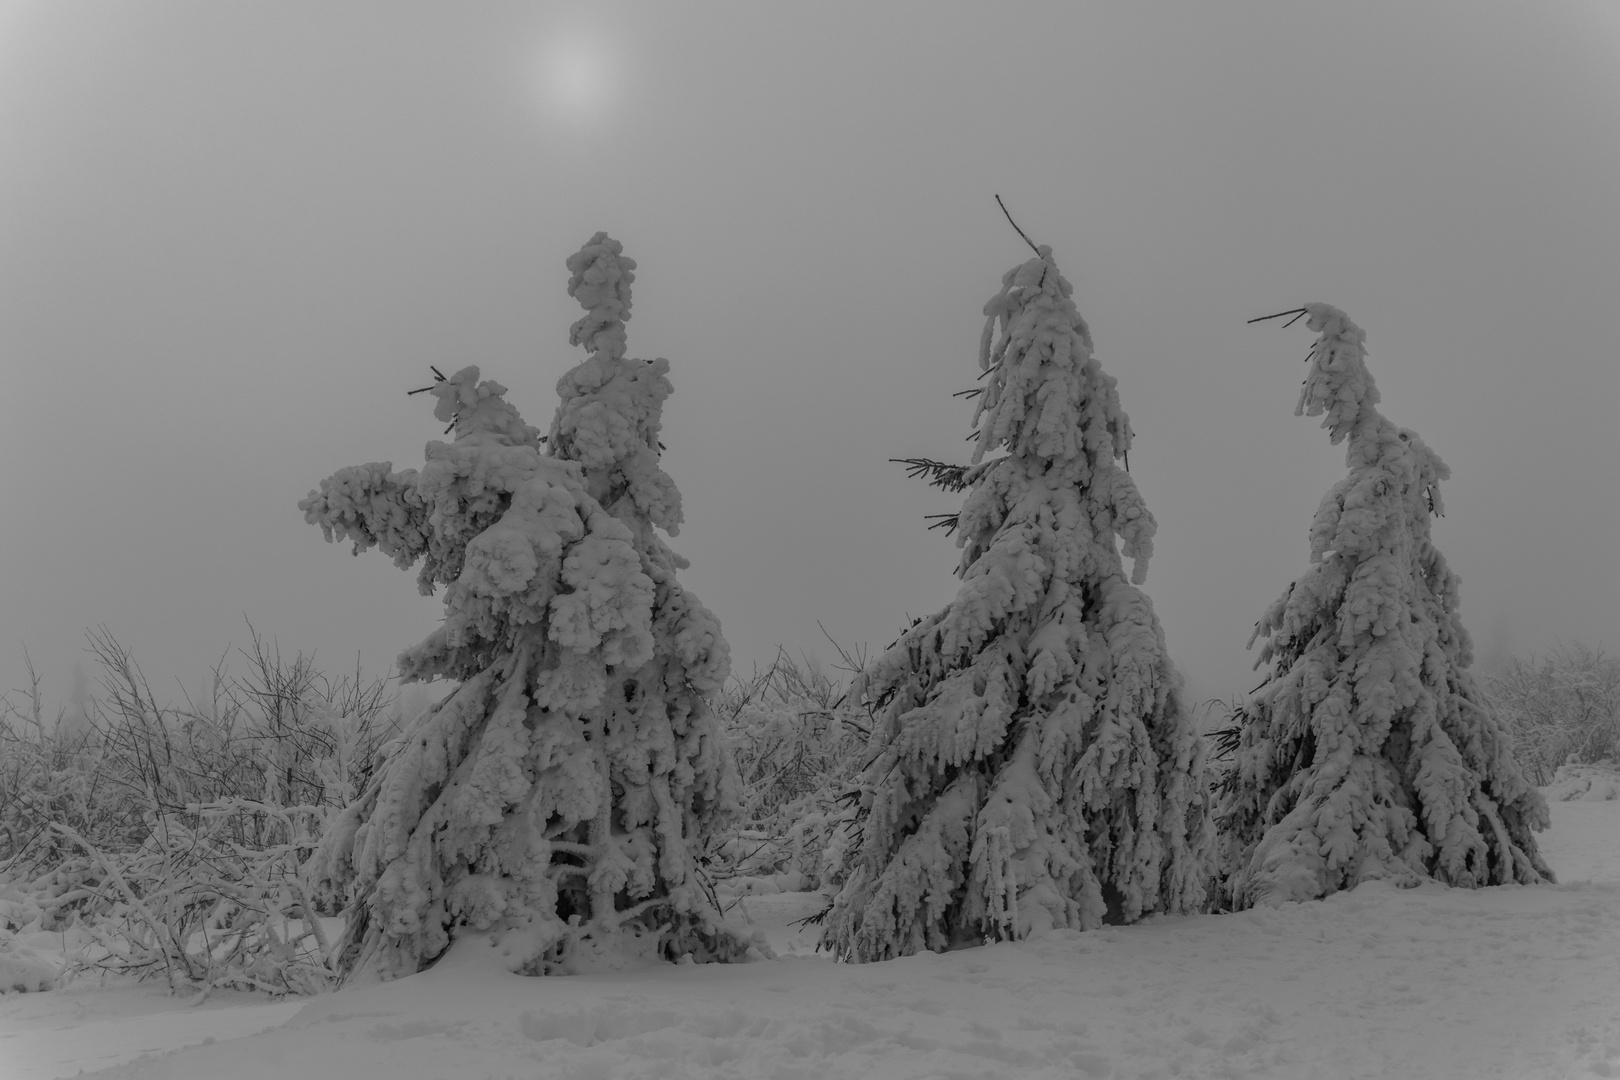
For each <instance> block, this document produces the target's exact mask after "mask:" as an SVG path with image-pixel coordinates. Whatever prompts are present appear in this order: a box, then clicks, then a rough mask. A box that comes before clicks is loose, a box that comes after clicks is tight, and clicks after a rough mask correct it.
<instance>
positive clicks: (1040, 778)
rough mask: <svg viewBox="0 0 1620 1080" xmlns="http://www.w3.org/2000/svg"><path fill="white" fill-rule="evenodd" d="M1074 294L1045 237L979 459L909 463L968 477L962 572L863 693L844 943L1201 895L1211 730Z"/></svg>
mask: <svg viewBox="0 0 1620 1080" xmlns="http://www.w3.org/2000/svg"><path fill="white" fill-rule="evenodd" d="M1031 246H1032V247H1033V246H1034V245H1033V244H1032V245H1031ZM1072 293H1073V288H1072V287H1071V286H1070V284H1069V282H1068V281H1066V280H1065V279H1064V277H1063V275H1062V274H1060V273H1059V272H1058V268H1057V264H1056V263H1055V262H1054V261H1053V259H1052V254H1051V249H1050V248H1048V247H1044V246H1043V247H1039V248H1037V249H1036V257H1035V258H1033V259H1030V260H1029V261H1028V262H1026V263H1024V264H1023V265H1021V266H1018V267H1016V268H1014V269H1013V270H1011V271H1009V272H1008V273H1007V274H1006V275H1005V276H1004V277H1003V278H1002V289H1001V291H1000V292H999V293H998V294H997V295H996V296H995V297H994V298H993V299H992V300H991V301H990V302H989V303H988V304H987V305H986V307H985V314H986V315H987V316H988V320H987V322H986V324H985V330H984V336H983V338H982V340H981V343H980V350H979V366H980V368H981V369H982V373H981V378H982V379H983V380H984V386H983V390H982V392H981V393H978V394H977V395H976V396H977V397H978V403H977V408H976V411H975V414H974V423H975V426H976V428H977V436H976V447H975V450H974V453H973V462H972V464H971V465H968V466H964V467H957V468H952V467H950V466H946V465H942V464H940V463H935V462H928V461H926V460H918V461H913V462H911V464H912V465H913V466H914V468H915V469H916V470H917V471H921V472H929V473H932V475H933V479H934V482H935V483H937V484H938V485H940V486H942V487H944V488H947V489H950V490H967V492H968V494H967V496H966V499H965V501H964V503H963V506H962V509H961V512H960V514H958V515H954V516H953V517H952V518H951V520H950V522H949V524H951V525H953V526H954V527H955V528H956V530H957V532H958V536H957V542H958V544H959V546H960V547H961V548H962V560H961V565H960V567H959V569H958V576H959V577H960V578H961V585H960V586H959V588H958V590H957V595H956V599H955V600H953V601H952V602H951V603H950V604H949V605H948V606H946V607H945V608H944V610H942V611H940V612H938V613H937V614H935V615H933V616H931V617H929V618H926V619H922V620H919V621H918V622H917V623H916V624H915V625H913V626H912V627H911V628H910V629H909V630H907V631H906V632H905V633H904V634H903V635H902V636H901V637H900V638H899V640H898V641H896V642H895V643H894V644H893V645H892V646H890V647H889V648H888V650H887V651H885V652H884V653H883V655H882V656H880V657H879V658H878V659H877V660H876V661H875V662H874V663H873V664H872V665H871V666H870V667H869V668H868V669H867V670H866V671H865V672H864V673H863V674H862V675H861V676H860V678H859V679H858V680H857V682H856V684H855V687H854V688H853V691H852V692H853V693H855V694H857V695H864V698H865V700H866V701H867V702H868V703H869V704H871V705H872V706H873V707H874V708H875V709H876V710H878V716H877V722H876V724H875V725H874V729H873V733H872V739H871V743H870V746H869V751H868V755H869V756H868V764H867V765H866V768H865V769H864V771H863V773H862V777H861V783H860V791H859V802H858V804H857V805H856V807H855V809H854V812H853V813H852V815H851V819H850V821H849V824H848V825H847V830H848V831H847V833H846V835H845V836H843V837H842V838H841V840H840V841H839V843H841V844H842V847H843V856H842V864H841V866H840V867H839V870H838V878H839V879H840V880H841V882H842V884H841V889H840V891H839V892H838V894H837V896H836V898H835V900H834V903H833V905H832V907H831V909H830V910H829V912H828V913H827V922H826V927H825V931H824V936H823V945H824V946H826V947H827V948H829V949H831V950H832V951H833V952H835V953H836V954H837V955H839V956H840V957H842V958H844V959H848V960H859V961H867V960H880V959H885V958H888V957H893V956H899V955H906V954H910V953H914V952H917V951H918V950H922V949H932V950H935V951H939V950H944V949H948V948H951V947H952V946H954V945H958V944H962V943H970V942H982V941H985V940H989V939H1003V938H1021V937H1024V936H1026V935H1028V934H1030V933H1032V932H1035V931H1037V930H1043V929H1049V928H1053V927H1071V928H1076V929H1089V928H1092V927H1096V926H1098V925H1100V924H1102V923H1105V922H1131V921H1135V920H1137V919H1139V918H1141V917H1142V916H1143V915H1145V914H1148V913H1150V912H1190V911H1195V910H1198V909H1199V907H1200V906H1201V904H1202V902H1203V899H1204V895H1205V886H1206V878H1207V875H1208V853H1209V848H1210V843H1211V835H1210V828H1209V821H1208V808H1207V798H1208V797H1207V789H1206V786H1205V781H1204V772H1203V757H1202V753H1203V751H1202V746H1201V742H1200V739H1199V738H1198V735H1197V733H1196V731H1195V730H1194V726H1193V723H1192V721H1191V719H1190V717H1189V714H1188V712H1187V710H1186V709H1185V707H1184V705H1183V703H1182V700H1181V680H1180V677H1179V676H1178V674H1177V672H1176V670H1175V668H1174V667H1173V666H1172V665H1171V663H1170V660H1169V657H1168V656H1167V654H1166V649H1165V642H1164V634H1163V631H1162V630H1161V629H1160V626H1159V621H1158V619H1157V618H1156V616H1155V615H1154V613H1153V605H1152V603H1151V602H1150V601H1149V599H1148V597H1147V595H1146V594H1145V593H1143V592H1142V590H1141V589H1139V588H1137V586H1138V585H1139V584H1141V582H1142V581H1143V580H1144V577H1145V574H1146V570H1147V563H1148V557H1149V556H1150V555H1151V553H1152V539H1153V534H1154V530H1155V524H1154V520H1153V517H1152V516H1151V515H1150V514H1149V513H1148V511H1147V507H1146V506H1145V505H1144V504H1143V501H1142V498H1141V495H1140V494H1139V493H1138V491H1137V488H1136V484H1135V483H1134V482H1133V481H1132V479H1131V477H1130V475H1129V473H1128V472H1127V471H1126V470H1125V469H1124V468H1121V466H1120V461H1121V460H1122V459H1123V458H1124V455H1125V454H1126V452H1127V451H1128V450H1129V449H1130V444H1131V428H1130V422H1129V420H1128V419H1127V417H1126V415H1125V413H1124V411H1123V410H1122V409H1121V408H1120V403H1119V395H1118V393H1117V392H1116V389H1115V381H1114V379H1113V378H1112V377H1110V376H1109V375H1107V374H1106V373H1104V371H1103V370H1102V367H1101V366H1100V365H1099V364H1098V362H1097V360H1096V359H1095V357H1094V356H1093V355H1092V341H1091V333H1090V330H1089V329H1088V328H1087V326H1086V323H1085V320H1084V319H1082V318H1081V317H1080V313H1079V311H1078V310H1076V308H1075V305H1074V302H1073V300H1072V299H1071V296H1072ZM998 327H999V330H1000V334H999V338H997V333H996V331H997V328H998ZM996 451H1004V452H1003V453H999V454H996V455H995V456H990V457H987V456H986V455H990V454H993V453H995V452H996ZM1120 541H1122V542H1123V549H1124V556H1125V557H1129V558H1131V559H1132V560H1133V561H1134V566H1133V571H1132V574H1131V576H1130V577H1129V578H1127V577H1126V574H1125V570H1124V564H1123V561H1122V557H1121V551H1120V548H1119V546H1118V542H1120Z"/></svg>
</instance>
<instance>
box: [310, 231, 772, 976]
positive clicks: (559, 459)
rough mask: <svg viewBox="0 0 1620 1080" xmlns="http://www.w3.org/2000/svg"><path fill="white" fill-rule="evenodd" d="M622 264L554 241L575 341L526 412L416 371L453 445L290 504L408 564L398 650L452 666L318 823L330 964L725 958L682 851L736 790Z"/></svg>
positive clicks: (595, 250)
mask: <svg viewBox="0 0 1620 1080" xmlns="http://www.w3.org/2000/svg"><path fill="white" fill-rule="evenodd" d="M634 268H635V263H634V262H633V261H632V260H630V259H628V258H625V257H624V256H623V254H622V248H621V247H620V245H619V244H618V243H617V242H616V241H614V240H611V239H609V238H608V237H607V236H606V235H605V234H601V233H598V234H597V235H596V236H595V237H594V238H593V239H592V240H591V241H590V243H588V244H587V245H586V246H585V247H584V248H583V249H581V251H580V252H579V253H577V254H576V255H574V256H573V257H571V258H570V259H569V260H568V269H569V270H570V272H571V274H572V277H571V279H570V283H569V291H570V293H571V294H572V295H574V296H576V297H577V298H578V299H579V300H580V301H581V303H582V304H583V305H584V306H585V307H586V309H587V315H586V317H585V318H583V319H581V320H580V321H579V322H578V323H576V324H575V326H574V328H573V331H572V333H571V338H570V339H571V341H572V342H574V343H576V344H582V345H584V346H585V347H586V348H588V349H590V350H591V355H590V356H589V357H588V358H587V359H586V360H585V361H584V362H583V363H581V364H579V365H578V366H576V367H575V368H574V369H573V370H571V371H570V372H568V373H567V374H566V375H565V376H564V377H563V378H562V380H561V381H560V382H559V384H558V392H559V394H560V395H561V398H562V402H561V404H560V406H559V408H558V410H557V416H556V419H555V421H554V422H553V424H552V429H551V435H550V437H549V441H548V442H547V443H546V445H545V446H544V447H542V440H541V438H540V435H539V432H538V431H537V430H536V429H535V428H532V427H530V426H528V425H527V424H525V423H524V422H523V420H522V418H521V417H520V416H519V415H518V413H517V410H516V409H514V408H513V407H512V405H511V404H510V403H508V402H507V401H506V400H505V397H504V395H505V392H506V391H505V388H504V387H502V386H501V385H500V384H498V383H495V382H493V381H487V380H482V379H480V376H479V371H478V369H477V368H476V367H468V368H464V369H463V370H461V371H459V372H457V373H456V374H455V375H453V376H451V377H450V378H448V379H445V380H443V381H441V382H439V383H438V384H436V385H435V386H433V387H432V388H431V390H432V393H433V395H434V397H435V399H436V408H435V415H436V416H437V417H438V418H439V419H440V420H441V421H443V422H446V423H450V424H452V425H453V430H454V433H455V438H454V441H453V442H450V443H445V442H438V441H436V442H432V443H429V444H428V447H427V454H426V456H427V462H426V464H425V465H424V466H423V468H422V469H421V470H420V471H415V470H404V471H401V472H398V473H396V472H393V471H392V469H391V466H389V465H388V464H386V463H385V464H381V465H365V466H359V467H355V468H350V469H344V470H342V471H340V472H338V473H337V474H336V475H334V476H333V477H331V478H330V479H328V480H326V481H324V482H323V483H322V485H321V489H320V490H319V491H318V492H312V493H311V495H310V497H309V498H308V499H306V500H305V501H304V502H303V503H301V504H300V505H301V506H302V507H303V509H304V510H305V516H306V517H307V519H308V520H309V521H311V522H313V523H316V524H319V525H320V526H321V528H322V530H323V531H324V532H325V533H326V534H327V536H328V538H329V539H338V538H348V539H350V540H352V541H353V542H354V544H355V547H356V549H357V550H360V549H364V548H368V547H372V546H376V547H378V548H380V549H381V550H382V551H383V552H384V553H385V554H388V555H391V556H392V557H393V558H394V560H395V562H396V563H398V564H399V565H401V566H408V565H410V564H412V563H414V562H417V561H420V562H421V569H420V571H419V575H418V577H419V581H420V584H421V587H422V589H423V591H424V592H431V591H432V590H433V589H434V588H435V587H436V586H443V588H444V602H445V620H444V623H443V625H442V626H441V627H440V628H439V629H437V630H435V631H434V632H433V634H431V635H430V636H429V637H428V638H427V640H426V641H424V642H422V643H421V644H420V645H417V646H416V647H414V648H412V649H409V650H407V651H406V652H405V653H404V654H403V655H402V656H401V657H400V661H399V666H400V671H401V674H402V676H403V677H404V678H406V679H407V680H411V679H417V680H426V679H432V678H448V679H453V680H458V681H459V682H460V685H459V686H457V687H456V689H455V690H454V691H452V692H451V693H450V694H449V695H448V696H447V697H446V698H445V699H444V700H443V701H441V702H440V703H439V704H438V705H437V706H435V707H434V708H433V709H432V710H430V711H429V712H428V713H427V714H426V715H424V716H423V717H422V718H421V719H420V720H419V721H418V722H417V723H416V724H415V725H413V726H412V727H411V728H410V729H409V730H407V731H406V732H404V733H403V735H402V736H401V737H400V738H399V739H398V740H397V741H396V742H395V743H394V744H393V745H392V747H391V748H390V754H389V758H388V760H387V762H386V763H385V765H384V766H383V767H382V768H381V769H380V771H379V773H378V775H377V777H376V779H375V781H374V782H373V783H372V784H371V786H370V787H369V788H368V789H367V790H366V791H365V792H364V793H363V794H362V796H361V797H360V798H359V799H358V800H357V801H356V802H355V803H354V804H353V805H352V806H351V807H350V808H349V809H348V810H347V811H346V812H345V814H344V816H343V817H342V818H340V819H339V820H338V821H337V822H336V823H335V824H334V825H333V826H332V827H331V828H330V829H329V830H328V832H327V835H326V837H325V839H324V840H323V843H322V846H321V849H320V851H319V852H318V853H317V855H316V858H315V859H314V860H313V863H314V866H315V871H314V876H315V878H316V879H317V880H318V881H319V882H321V884H322V885H323V886H324V887H325V888H326V889H327V890H329V891H331V892H332V893H335V894H337V895H339V896H340V897H342V898H344V899H346V900H347V901H348V902H349V911H350V916H351V917H350V922H349V924H348V929H347V931H346V937H345V941H344V943H343V944H342V946H341V950H342V952H341V966H342V969H343V970H344V971H345V972H346V973H352V972H355V971H357V970H364V971H366V972H369V973H374V974H376V975H379V976H381V977H384V978H388V977H395V976H399V975H404V974H410V973H412V972H414V971H417V970H420V969H421V968H422V967H423V966H425V965H426V964H428V963H430V962H431V961H432V960H433V959H434V958H436V957H438V956H439V955H440V954H442V953H443V952H444V951H445V950H446V948H448V946H449V945H450V943H451V940H452V938H453V937H454V936H455V933H456V931H457V928H459V927H470V928H472V929H475V930H481V931H489V932H490V933H491V934H492V936H493V939H494V940H495V941H497V942H498V943H499V945H500V947H501V949H502V952H503V954H504V956H505V957H506V962H507V964H508V966H509V967H510V968H511V969H512V970H518V971H525V972H531V973H537V972H549V971H553V970H569V969H571V968H572V967H574V966H577V965H578V964H580V963H584V962H586V960H588V959H589V957H591V956H593V955H601V954H611V953H616V952H617V953H622V952H624V951H626V950H630V951H638V950H639V951H641V952H650V953H658V954H661V955H664V956H666V957H668V958H670V959H675V958H678V957H680V956H685V955H692V956H694V957H695V958H697V959H710V958H722V959H732V958H736V957H739V956H741V955H742V953H743V952H744V951H745V950H746V949H747V947H748V944H747V942H743V941H739V940H737V939H736V938H735V937H734V936H732V935H730V934H729V933H727V932H726V931H723V930H722V929H720V928H719V925H718V914H717V912H716V910H715V906H714V902H713V898H712V895H711V893H710V891H709V890H708V889H707V887H706V886H705V885H704V883H703V882H702V880H701V879H700V877H699V875H698V873H697V867H696V865H695V862H694V857H693V851H694V850H695V848H696V846H697V845H698V844H700V843H701V840H702V837H703V836H704V835H705V834H706V833H707V832H708V831H710V830H712V829H714V828H716V827H717V826H718V825H719V824H720V823H722V822H723V821H724V820H725V819H726V818H727V816H728V815H729V814H731V813H732V812H733V809H734V807H735V804H736V801H737V787H738V785H737V778H736V771H735V766H734V765H733V764H732V761H731V759H730V757H729V755H728V753H727V751H726V749H725V747H724V746H723V744H722V741H721V738H720V733H719V728H718V725H717V723H716V721H715V719H714V717H713V715H712V713H711V711H710V708H709V704H708V699H709V697H710V696H711V695H712V694H713V693H714V692H715V691H716V690H717V689H718V688H719V687H720V686H721V684H722V683H723V682H724V680H725V678H726V676H727V672H728V670H729V659H728V652H727V648H726V643H725V640H724V638H723V637H722V636H721V633H720V627H719V624H718V622H717V621H716V620H715V618H714V616H713V615H711V614H710V613H709V612H708V611H707V610H706V609H705V608H704V607H703V606H702V605H701V604H699V603H698V602H697V600H696V599H695V598H693V597H692V596H691V595H690V594H688V593H686V592H685V591H684V590H683V589H682V588H681V586H680V585H679V583H678V582H677V581H676V579H675V571H676V570H677V569H678V568H680V567H683V566H684V565H685V563H684V562H683V561H682V560H681V559H680V558H679V557H678V556H677V555H675V553H674V552H672V551H671V550H670V549H669V548H668V546H667V545H666V544H665V543H664V542H663V540H662V539H661V538H660V537H659V536H658V535H657V534H656V533H655V531H654V527H655V526H656V527H659V528H662V529H664V530H666V531H668V532H671V533H673V532H674V531H675V529H676V528H677V527H678V525H679V522H680V500H679V494H678V493H677V492H676V490H675V486H674V484H673V483H672V482H671V481H670V479H669V477H668V476H667V475H666V474H665V473H664V472H663V471H662V469H661V468H660V467H659V465H658V450H659V446H658V432H659V422H660V415H661V409H662V405H663V402H664V399H665V398H666V397H668V395H669V393H670V384H669V380H668V378H667V377H666V374H667V371H668V362H667V361H664V360H654V361H646V360H634V359H627V358H626V357H625V355H624V352H625V333H624V321H625V320H626V319H628V318H629V309H630V284H631V282H632V281H633V280H634V274H633V271H634Z"/></svg>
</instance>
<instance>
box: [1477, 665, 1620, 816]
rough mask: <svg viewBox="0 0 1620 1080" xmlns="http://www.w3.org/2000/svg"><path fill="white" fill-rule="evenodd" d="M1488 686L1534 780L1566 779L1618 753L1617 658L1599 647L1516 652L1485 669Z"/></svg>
mask: <svg viewBox="0 0 1620 1080" xmlns="http://www.w3.org/2000/svg"><path fill="white" fill-rule="evenodd" d="M1485 688H1486V693H1487V694H1488V695H1489V696H1490V699H1491V704H1492V705H1494V706H1495V707H1496V711H1497V712H1498V713H1499V714H1500V715H1501V716H1502V718H1503V720H1505V721H1506V722H1507V724H1508V726H1509V727H1510V728H1511V729H1512V731H1513V748H1514V752H1515V754H1516V755H1517V756H1518V758H1519V763H1520V764H1521V765H1523V767H1524V769H1525V772H1526V773H1528V774H1529V776H1530V778H1531V780H1532V781H1533V782H1534V783H1537V784H1554V785H1557V786H1560V787H1562V785H1563V784H1564V781H1566V780H1570V779H1573V778H1575V776H1576V773H1577V772H1579V773H1580V774H1581V775H1586V774H1589V773H1592V772H1593V771H1594V769H1595V770H1596V772H1598V773H1601V772H1603V771H1604V770H1603V767H1602V763H1605V762H1607V763H1608V766H1609V771H1610V772H1612V771H1613V769H1614V762H1615V761H1616V760H1620V659H1616V658H1615V657H1613V656H1610V655H1608V654H1606V653H1605V652H1604V651H1603V650H1602V649H1601V648H1592V647H1590V646H1587V645H1583V644H1580V643H1579V642H1574V643H1567V644H1562V645H1559V646H1558V647H1557V648H1555V649H1553V650H1552V651H1551V652H1549V653H1546V654H1545V655H1543V656H1541V657H1535V656H1532V657H1530V658H1529V659H1528V660H1520V659H1514V660H1511V661H1509V662H1508V663H1507V664H1505V665H1503V666H1502V667H1500V668H1499V669H1497V670H1496V671H1494V672H1491V673H1489V674H1488V675H1487V676H1486V678H1485ZM1600 786H1601V785H1600ZM1609 786H1610V787H1611V788H1612V787H1613V786H1614V785H1612V784H1611V785H1609ZM1582 790H1583V791H1584V790H1589V787H1583V788H1582ZM1609 797H1610V798H1614V797H1616V796H1614V795H1611V796H1609Z"/></svg>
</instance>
